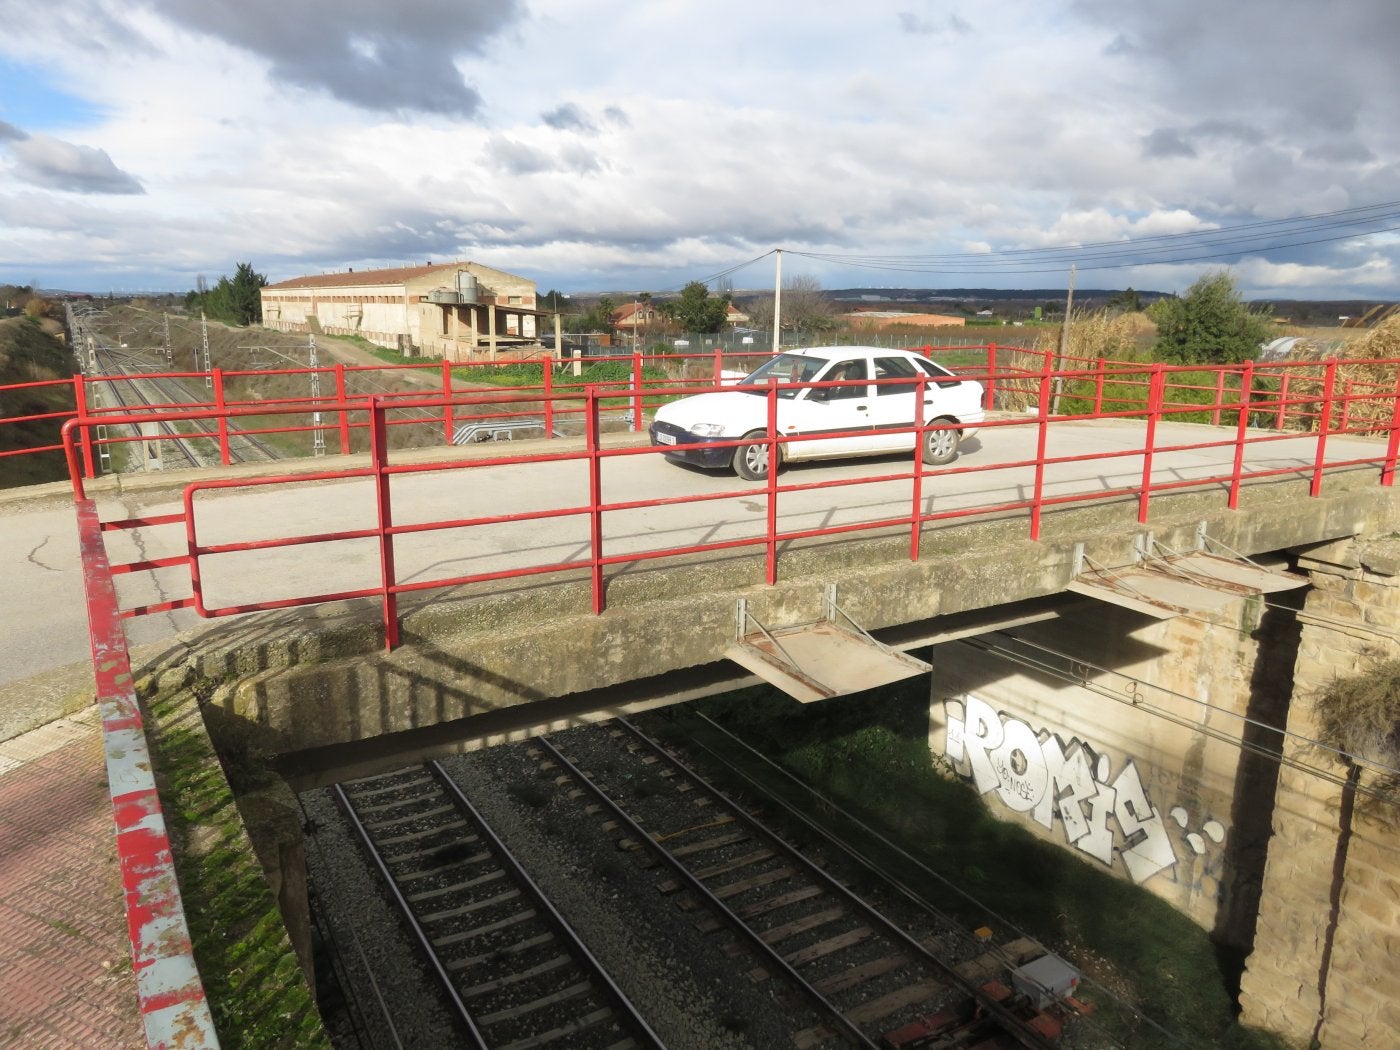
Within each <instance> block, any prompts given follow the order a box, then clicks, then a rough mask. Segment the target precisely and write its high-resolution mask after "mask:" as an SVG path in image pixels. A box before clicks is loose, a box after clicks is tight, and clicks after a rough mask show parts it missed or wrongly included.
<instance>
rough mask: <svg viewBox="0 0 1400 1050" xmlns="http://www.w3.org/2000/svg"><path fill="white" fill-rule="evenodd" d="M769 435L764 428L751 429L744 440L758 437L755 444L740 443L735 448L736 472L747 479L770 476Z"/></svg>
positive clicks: (752, 479)
mask: <svg viewBox="0 0 1400 1050" xmlns="http://www.w3.org/2000/svg"><path fill="white" fill-rule="evenodd" d="M767 437H768V435H767V433H766V432H765V431H762V430H751V431H749V432H748V433H747V434H745V435H744V440H745V441H748V440H750V439H751V438H757V439H758V443H757V444H754V445H740V446H739V447H738V448H736V449H735V450H734V473H735V474H738V475H739V477H741V478H743V479H744V480H745V481H763V480H764V479H765V478H767V477H768V444H767V441H766V439H767Z"/></svg>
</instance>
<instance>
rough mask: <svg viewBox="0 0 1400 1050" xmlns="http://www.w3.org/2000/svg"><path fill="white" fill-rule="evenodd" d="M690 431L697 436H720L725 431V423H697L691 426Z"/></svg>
mask: <svg viewBox="0 0 1400 1050" xmlns="http://www.w3.org/2000/svg"><path fill="white" fill-rule="evenodd" d="M690 432H691V433H692V434H694V435H695V436H696V437H702V438H712V437H719V436H720V435H721V434H723V433H724V425H723V424H721V423H696V424H695V425H694V426H693V427H691V428H690Z"/></svg>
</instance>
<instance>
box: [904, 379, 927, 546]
mask: <svg viewBox="0 0 1400 1050" xmlns="http://www.w3.org/2000/svg"><path fill="white" fill-rule="evenodd" d="M927 388H928V376H927V375H925V374H924V372H923V370H922V369H921V370H920V371H919V379H918V383H917V385H916V386H915V388H914V514H913V518H914V520H913V524H912V529H911V531H910V534H909V560H910V561H918V560H919V539H920V537H921V536H922V534H923V531H924V530H923V525H924V522H923V514H924V398H925V397H926V396H927Z"/></svg>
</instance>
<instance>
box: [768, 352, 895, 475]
mask: <svg viewBox="0 0 1400 1050" xmlns="http://www.w3.org/2000/svg"><path fill="white" fill-rule="evenodd" d="M837 379H841V380H844V381H846V385H843V386H835V387H813V388H810V389H808V390H805V391H803V393H802V396H801V397H800V398H798V399H797V400H796V401H795V402H794V403H793V404H792V405H791V406H790V407H791V409H792V416H791V418H792V419H793V422H794V423H795V424H796V431H797V432H798V433H800V434H803V435H813V436H812V437H811V438H810V439H804V440H802V441H794V442H791V443H790V444H789V445H788V446H787V453H786V455H787V457H788V458H789V459H814V458H818V457H822V456H845V455H851V454H854V453H857V452H863V451H867V450H869V449H870V448H871V445H872V441H873V435H874V431H873V428H872V426H871V422H870V402H871V397H870V362H869V359H868V358H865V357H858V356H853V357H843V358H840V359H838V360H835V361H832V362H831V364H830V366H828V367H827V368H825V369H823V370H822V371H821V372H820V373H818V374H817V376H816V380H815V381H816V382H819V383H824V382H828V381H833V380H837ZM785 431H786V432H788V433H791V432H792V431H791V430H786V428H785ZM837 435H840V436H837Z"/></svg>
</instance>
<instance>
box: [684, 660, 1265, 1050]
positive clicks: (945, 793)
mask: <svg viewBox="0 0 1400 1050" xmlns="http://www.w3.org/2000/svg"><path fill="white" fill-rule="evenodd" d="M695 706H696V708H697V709H698V710H701V711H704V712H705V713H706V714H708V715H710V716H711V717H713V718H715V720H716V721H718V722H720V723H721V724H722V725H724V726H726V728H728V729H730V730H731V731H733V732H735V733H736V734H737V735H738V736H740V737H741V738H743V739H744V740H746V741H748V742H749V743H750V744H752V745H754V746H755V747H757V748H758V749H759V750H760V751H761V752H763V753H764V754H767V755H768V756H770V757H771V758H772V759H773V760H775V761H776V762H777V763H778V764H779V765H781V766H782V767H784V768H786V769H788V770H790V771H791V772H792V773H794V774H795V775H796V776H797V777H799V778H800V779H801V780H802V781H805V782H806V783H808V784H810V785H811V786H813V787H814V788H816V789H817V790H818V791H819V792H820V793H821V794H822V795H825V796H826V797H827V798H829V799H831V800H832V801H833V802H835V803H836V804H837V805H839V806H840V807H841V808H842V809H843V810H845V811H846V812H849V813H851V814H852V815H853V816H855V817H856V818H857V819H858V820H860V821H864V822H866V823H868V824H869V825H870V826H872V827H874V828H875V829H877V830H878V831H879V832H880V833H881V834H883V835H885V836H887V837H889V838H891V839H892V840H895V841H897V842H898V843H900V844H901V845H902V846H903V848H904V849H905V850H906V851H908V852H909V853H910V854H911V855H912V856H913V857H914V858H915V859H916V860H917V861H918V862H919V865H922V867H920V866H918V865H914V864H911V863H910V862H909V861H908V860H906V859H904V858H902V857H901V856H899V854H898V853H891V852H889V851H888V850H887V849H886V847H884V846H883V845H881V844H880V843H879V842H878V840H875V839H872V838H870V837H869V835H868V834H867V833H866V832H865V831H863V830H862V829H861V828H860V827H859V826H858V825H856V824H847V823H846V822H845V821H844V818H842V817H841V816H839V815H838V814H836V813H834V812H833V811H832V810H831V809H830V807H822V806H821V805H820V804H819V803H818V804H815V806H814V802H813V799H812V798H811V796H810V795H808V794H807V793H805V792H803V791H801V790H798V789H796V788H794V787H793V786H792V785H791V784H789V783H787V782H786V781H784V780H783V779H781V778H778V777H776V776H775V775H774V774H773V773H772V772H771V771H766V770H765V769H764V767H763V766H761V765H759V764H756V763H748V762H746V763H745V765H746V767H747V771H748V772H749V773H750V774H751V775H754V776H756V777H759V778H760V779H762V780H764V781H765V782H768V785H769V787H770V789H771V790H773V791H775V793H777V794H779V795H780V796H782V797H785V798H788V799H789V801H792V802H793V803H794V804H798V805H800V806H802V807H803V808H807V809H813V808H816V809H817V811H818V812H819V814H820V818H821V820H822V822H823V823H824V824H826V825H828V826H833V827H835V828H837V829H838V833H839V834H841V835H842V836H843V837H846V838H847V839H848V840H850V841H854V842H856V843H857V844H858V846H859V848H860V849H861V851H862V852H864V853H865V854H866V855H867V856H871V857H872V858H873V859H875V860H876V862H877V863H878V864H880V865H881V866H882V867H884V868H885V869H886V870H888V871H890V872H891V873H893V874H894V875H896V876H897V877H899V878H901V879H902V880H903V881H905V882H906V883H907V884H909V885H913V886H918V887H920V888H921V889H922V890H923V891H924V892H925V893H926V894H927V895H928V896H929V897H930V899H932V900H934V901H935V902H936V903H937V906H938V907H939V908H940V909H941V910H943V911H945V912H947V913H949V914H950V915H952V916H953V917H954V918H956V919H958V920H959V921H960V922H961V923H962V924H964V926H965V927H967V928H969V929H971V928H975V927H978V926H982V925H990V926H991V927H992V928H993V929H994V931H996V933H997V938H998V940H1005V939H1009V938H1010V937H1011V936H1014V934H1012V933H1011V932H1010V929H1009V928H1012V927H1014V928H1016V929H1019V930H1022V931H1025V932H1027V933H1029V934H1030V935H1031V936H1033V937H1035V938H1036V939H1037V940H1039V941H1041V943H1043V944H1045V945H1046V947H1047V948H1049V949H1050V950H1051V951H1062V952H1064V953H1066V954H1067V955H1068V956H1069V957H1070V958H1072V959H1075V960H1089V961H1094V962H1095V965H1094V969H1095V970H1097V971H1098V974H1097V976H1098V978H1099V980H1100V983H1106V984H1107V985H1109V986H1110V987H1111V988H1112V989H1113V991H1114V992H1115V993H1116V994H1117V995H1119V996H1123V997H1126V998H1127V999H1128V1000H1129V1001H1130V1002H1131V1003H1133V1004H1134V1005H1135V1006H1136V1007H1137V1008H1138V1009H1139V1010H1141V1011H1142V1012H1143V1013H1144V1014H1145V1015H1146V1016H1147V1017H1148V1018H1150V1019H1152V1020H1153V1021H1155V1022H1157V1023H1158V1024H1160V1025H1162V1026H1163V1027H1165V1028H1166V1029H1167V1030H1168V1031H1169V1032H1171V1033H1172V1034H1173V1035H1175V1036H1178V1037H1184V1038H1185V1039H1186V1043H1185V1044H1184V1045H1189V1046H1193V1047H1221V1048H1228V1050H1265V1048H1270V1050H1274V1048H1278V1047H1281V1046H1283V1045H1284V1044H1282V1043H1280V1042H1279V1041H1277V1040H1276V1039H1274V1038H1273V1037H1272V1036H1269V1035H1266V1034H1263V1033H1260V1032H1256V1031H1252V1030H1248V1029H1244V1028H1242V1027H1240V1026H1239V1025H1238V1024H1237V1023H1236V1021H1235V1012H1236V1011H1235V1007H1234V1003H1233V1000H1232V996H1231V990H1230V989H1231V987H1232V983H1233V982H1234V981H1236V980H1237V977H1238V974H1237V973H1232V972H1231V971H1230V967H1229V964H1228V963H1222V959H1225V958H1227V957H1228V953H1224V952H1221V951H1218V950H1217V948H1216V946H1215V945H1214V944H1212V943H1211V940H1210V938H1209V937H1208V935H1207V934H1206V932H1205V931H1203V930H1202V929H1201V928H1200V927H1198V926H1197V925H1195V923H1193V922H1191V921H1190V920H1189V919H1188V918H1186V917H1185V916H1184V915H1182V914H1180V913H1179V912H1177V911H1176V910H1175V909H1173V908H1172V907H1171V906H1170V905H1168V904H1167V903H1166V902H1164V901H1162V900H1160V899H1159V898H1157V897H1156V896H1154V895H1152V894H1151V893H1148V892H1147V891H1145V890H1143V889H1140V888H1138V887H1136V886H1134V885H1132V884H1131V883H1129V882H1127V881H1125V880H1122V879H1118V878H1114V877H1113V876H1111V875H1109V874H1108V873H1107V872H1105V871H1103V870H1100V869H1098V868H1096V867H1095V866H1093V865H1091V864H1088V863H1086V862H1084V861H1082V860H1080V859H1079V858H1077V857H1075V856H1074V855H1073V854H1071V853H1069V852H1068V851H1066V850H1063V849H1061V848H1058V847H1056V846H1055V845H1053V844H1051V843H1047V842H1045V841H1043V840H1041V839H1039V838H1037V837H1035V836H1034V835H1032V834H1030V833H1029V832H1028V831H1026V830H1025V829H1023V828H1021V827H1019V826H1018V825H1015V824H1012V823H1008V822H1005V821H1002V820H999V819H997V818H996V817H995V816H993V815H992V813H991V812H990V811H989V810H988V809H987V808H986V806H985V805H984V804H983V803H982V801H981V799H980V798H979V797H978V796H977V795H976V793H975V792H974V791H973V790H972V789H970V788H969V787H967V786H966V785H965V784H963V783H962V782H960V781H957V780H953V779H951V778H949V777H947V776H946V775H944V773H942V772H940V770H939V768H938V765H937V763H936V761H935V759H934V757H933V756H931V755H930V754H929V751H928V743H927V732H928V729H927V719H928V698H927V695H926V687H925V688H924V689H922V690H921V689H920V688H919V687H918V686H903V687H895V688H892V689H890V690H886V691H880V692H879V693H872V694H870V695H869V696H868V697H861V698H850V697H848V698H845V699H843V700H842V702H841V703H840V704H827V705H822V704H812V705H806V706H801V705H797V704H794V703H792V701H791V700H789V699H787V698H786V697H784V696H782V695H780V694H776V693H774V692H772V691H771V690H765V689H754V690H746V691H743V692H741V693H735V694H730V695H728V696H725V697H718V698H715V699H713V700H710V701H705V702H702V703H699V704H697V705H695ZM673 710H674V711H676V712H680V713H678V714H677V715H676V719H677V725H676V728H677V731H678V732H680V733H682V734H683V735H685V736H686V737H688V738H690V739H694V740H699V741H709V742H710V743H711V744H712V746H713V747H715V748H716V749H717V750H719V751H720V752H721V753H723V754H725V755H726V757H727V758H729V759H730V760H731V761H732V760H733V759H734V758H735V751H736V749H735V748H734V747H733V745H732V744H726V743H724V741H723V738H722V737H716V736H715V734H714V733H713V730H711V729H709V728H708V727H706V726H705V724H704V723H703V722H700V721H698V720H695V719H691V720H689V721H686V720H685V719H686V716H685V714H684V711H685V710H686V709H682V708H677V709H673ZM924 868H927V869H929V870H932V871H933V872H934V873H935V874H936V875H937V876H938V878H939V880H941V881H937V882H931V881H930V879H929V876H928V873H927V871H925V870H924ZM1096 1022H1097V1023H1098V1024H1101V1025H1103V1026H1104V1027H1105V1028H1107V1029H1109V1030H1112V1031H1114V1032H1115V1033H1116V1034H1117V1035H1118V1036H1119V1038H1121V1039H1122V1040H1123V1041H1124V1042H1125V1045H1130V1046H1133V1047H1135V1048H1149V1047H1150V1048H1155V1047H1162V1048H1164V1050H1165V1048H1166V1047H1170V1046H1180V1045H1183V1044H1181V1043H1177V1042H1173V1041H1172V1040H1171V1039H1169V1038H1167V1037H1164V1036H1162V1035H1161V1033H1159V1032H1157V1031H1156V1030H1155V1029H1152V1028H1151V1027H1150V1026H1145V1027H1141V1028H1138V1029H1137V1030H1136V1031H1133V1030H1132V1029H1133V1028H1134V1026H1135V1021H1134V1018H1133V1016H1132V1015H1131V1014H1126V1015H1122V1016H1120V1015H1118V1014H1117V1012H1116V1011H1114V1010H1111V1009H1107V1008H1105V1009H1101V1010H1100V1012H1099V1013H1098V1014H1096Z"/></svg>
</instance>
